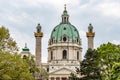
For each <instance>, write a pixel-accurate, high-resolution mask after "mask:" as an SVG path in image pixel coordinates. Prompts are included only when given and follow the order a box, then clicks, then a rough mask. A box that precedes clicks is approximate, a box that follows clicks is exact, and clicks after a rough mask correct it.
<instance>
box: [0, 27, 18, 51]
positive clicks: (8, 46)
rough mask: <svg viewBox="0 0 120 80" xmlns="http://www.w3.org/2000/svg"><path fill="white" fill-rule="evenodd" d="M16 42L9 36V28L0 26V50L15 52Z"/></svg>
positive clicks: (16, 48) (16, 49)
mask: <svg viewBox="0 0 120 80" xmlns="http://www.w3.org/2000/svg"><path fill="white" fill-rule="evenodd" d="M16 45H17V44H16V42H15V41H14V40H13V38H12V37H11V36H10V33H9V30H8V29H7V28H5V27H3V26H2V27H0V50H2V51H9V52H11V53H15V52H16V51H18V47H17V46H16Z"/></svg>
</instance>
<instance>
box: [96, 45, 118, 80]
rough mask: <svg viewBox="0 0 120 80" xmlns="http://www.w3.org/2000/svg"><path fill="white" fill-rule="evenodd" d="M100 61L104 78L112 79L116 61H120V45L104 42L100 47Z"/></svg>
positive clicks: (105, 79) (106, 79)
mask: <svg viewBox="0 0 120 80" xmlns="http://www.w3.org/2000/svg"><path fill="white" fill-rule="evenodd" d="M97 51H98V53H99V57H98V63H99V67H100V68H101V76H102V79H103V80H111V70H112V67H113V65H114V64H115V63H118V62H120V45H115V44H112V43H107V44H102V45H101V46H100V47H99V48H98V49H97Z"/></svg>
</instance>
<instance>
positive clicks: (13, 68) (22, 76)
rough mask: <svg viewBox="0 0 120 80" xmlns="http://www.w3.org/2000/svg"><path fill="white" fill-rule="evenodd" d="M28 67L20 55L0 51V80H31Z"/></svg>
mask: <svg viewBox="0 0 120 80" xmlns="http://www.w3.org/2000/svg"><path fill="white" fill-rule="evenodd" d="M32 79H33V76H32V73H30V66H29V65H28V63H26V62H25V61H24V60H23V59H22V58H21V56H20V55H18V54H11V53H9V52H2V51H0V80H32Z"/></svg>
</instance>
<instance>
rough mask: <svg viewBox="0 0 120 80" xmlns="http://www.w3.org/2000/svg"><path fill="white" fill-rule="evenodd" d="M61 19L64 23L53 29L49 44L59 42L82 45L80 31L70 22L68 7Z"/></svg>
mask: <svg viewBox="0 0 120 80" xmlns="http://www.w3.org/2000/svg"><path fill="white" fill-rule="evenodd" d="M61 17H62V22H61V23H60V24H59V25H57V26H56V27H55V28H54V29H53V31H52V33H51V38H50V40H49V44H53V43H58V42H67V43H68V42H70V43H71V42H72V43H77V44H79V45H80V44H81V41H80V36H79V33H78V30H77V29H76V28H75V26H73V25H71V23H70V22H69V15H68V13H67V10H66V6H65V10H64V11H63V14H62V16H61Z"/></svg>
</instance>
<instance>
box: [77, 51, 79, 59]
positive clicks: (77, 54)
mask: <svg viewBox="0 0 120 80" xmlns="http://www.w3.org/2000/svg"><path fill="white" fill-rule="evenodd" d="M77 60H79V52H78V51H77Z"/></svg>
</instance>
